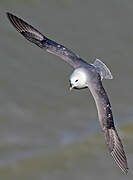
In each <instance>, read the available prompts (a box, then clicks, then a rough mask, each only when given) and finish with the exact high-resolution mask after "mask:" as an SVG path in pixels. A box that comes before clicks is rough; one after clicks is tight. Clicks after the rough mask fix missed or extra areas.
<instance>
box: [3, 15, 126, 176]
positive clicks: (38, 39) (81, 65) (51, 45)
mask: <svg viewBox="0 0 133 180" xmlns="http://www.w3.org/2000/svg"><path fill="white" fill-rule="evenodd" d="M7 16H8V18H9V20H10V22H11V23H12V25H13V26H14V27H15V28H16V30H17V31H18V32H19V33H21V34H22V35H23V36H24V37H25V38H26V39H27V40H29V41H30V42H32V43H34V44H36V45H37V46H39V47H40V48H42V49H43V50H45V51H47V52H49V53H52V54H55V55H57V56H59V57H60V58H62V59H63V60H64V61H66V62H67V63H68V64H70V65H71V66H72V67H73V69H74V71H73V73H72V74H71V76H70V78H69V83H70V90H71V89H84V88H89V89H90V91H91V93H92V95H93V97H94V100H95V103H96V107H97V110H98V117H99V122H100V125H101V127H102V131H103V133H104V136H105V141H106V144H107V146H108V149H109V151H110V154H111V155H112V157H113V158H114V160H115V162H116V164H117V165H118V166H119V167H120V168H121V170H122V171H123V172H124V173H125V174H127V172H128V165H127V158H126V155H125V152H124V149H123V145H122V142H121V140H120V138H119V136H118V133H117V131H116V128H115V125H114V120H113V115H112V110H111V105H110V101H109V98H108V96H107V93H106V91H105V89H104V87H103V85H102V79H103V78H104V79H112V78H113V76H112V74H111V72H110V70H109V69H108V68H107V66H106V65H105V64H104V63H103V62H102V61H101V60H99V59H96V60H95V61H94V63H93V64H88V63H87V62H86V61H84V60H83V59H81V58H80V57H79V56H78V55H76V54H75V53H73V52H72V51H71V50H70V49H68V48H66V47H64V46H63V45H61V44H58V43H56V42H55V41H52V40H50V39H48V38H47V37H46V36H44V35H43V34H42V33H40V32H39V31H38V30H36V29H35V28H34V27H32V26H31V25H29V24H28V23H27V22H25V21H24V20H22V19H20V18H18V17H16V16H14V15H13V14H11V13H7Z"/></svg>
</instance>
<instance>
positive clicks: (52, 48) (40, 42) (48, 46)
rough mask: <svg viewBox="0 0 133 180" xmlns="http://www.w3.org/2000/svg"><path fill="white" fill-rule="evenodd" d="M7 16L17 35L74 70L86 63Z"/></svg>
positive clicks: (19, 20)
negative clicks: (62, 60) (61, 60)
mask: <svg viewBox="0 0 133 180" xmlns="http://www.w3.org/2000/svg"><path fill="white" fill-rule="evenodd" d="M7 16H8V18H9V20H10V22H11V23H12V25H13V26H14V27H15V28H16V30H17V31H18V32H19V33H21V34H22V35H23V36H24V37H25V38H26V39H27V40H29V41H31V42H32V43H34V44H36V45H37V46H39V47H40V48H42V49H44V50H46V51H47V52H49V53H52V54H55V55H57V56H59V57H61V58H62V59H64V60H65V61H66V62H68V63H69V64H70V65H71V66H73V67H74V68H76V67H78V66H80V65H83V64H87V62H85V61H84V60H82V59H81V58H79V57H78V56H77V55H76V54H75V53H73V52H72V51H71V50H70V49H67V48H66V47H64V46H62V45H60V44H58V43H56V42H54V41H52V40H50V39H48V38H47V37H46V36H44V35H43V34H41V33H40V32H39V31H38V30H36V29H35V28H34V27H32V26H31V25H29V24H28V23H26V22H25V21H24V20H22V19H20V18H18V17H16V16H14V15H13V14H10V13H7Z"/></svg>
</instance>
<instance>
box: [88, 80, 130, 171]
mask: <svg viewBox="0 0 133 180" xmlns="http://www.w3.org/2000/svg"><path fill="white" fill-rule="evenodd" d="M90 91H91V93H92V95H93V97H94V100H95V102H96V106H97V110H98V116H99V121H100V124H101V127H102V130H103V132H104V136H105V140H106V143H107V146H108V148H109V151H110V153H111V155H112V157H113V158H114V160H115V162H116V164H117V165H118V166H119V167H120V168H121V170H122V171H123V172H124V173H125V174H127V172H128V165H127V158H126V155H125V152H124V148H123V145H122V142H121V140H120V138H119V136H118V133H117V131H116V128H115V126H114V121H113V115H112V110H111V105H110V102H109V99H108V96H107V93H106V92H105V90H104V88H103V86H102V82H101V80H100V78H99V80H98V82H97V83H94V84H93V83H92V84H91V86H90Z"/></svg>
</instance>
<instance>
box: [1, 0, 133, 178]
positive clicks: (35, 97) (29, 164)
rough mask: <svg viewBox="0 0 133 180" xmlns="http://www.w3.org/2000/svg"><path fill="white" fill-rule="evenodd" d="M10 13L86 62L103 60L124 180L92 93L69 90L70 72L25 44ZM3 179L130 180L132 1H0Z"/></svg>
mask: <svg viewBox="0 0 133 180" xmlns="http://www.w3.org/2000/svg"><path fill="white" fill-rule="evenodd" d="M7 11H9V12H11V13H13V14H15V15H17V16H19V17H21V18H22V19H24V20H25V21H27V22H29V23H30V24H31V25H33V26H34V27H36V28H37V29H38V30H40V31H41V32H42V33H43V34H44V35H46V36H48V37H49V38H51V39H53V40H55V41H57V42H59V43H61V44H63V45H65V46H66V47H68V48H70V49H72V50H73V51H74V52H75V53H77V54H79V55H80V56H81V57H82V58H83V59H85V60H86V61H87V62H89V63H93V61H94V59H95V58H96V57H97V58H100V59H101V60H103V62H104V63H105V64H106V65H107V66H108V67H109V68H110V70H111V71H112V74H113V76H114V79H113V80H104V81H103V84H104V87H105V88H106V91H107V92H108V95H109V98H110V101H111V104H112V109H113V114H114V120H115V124H116V126H117V130H118V133H119V135H120V137H121V138H122V141H123V145H124V148H125V151H126V154H127V158H128V163H129V168H130V170H129V174H128V175H127V176H125V175H124V174H123V173H122V172H121V170H120V169H119V168H118V167H116V165H115V163H114V161H113V160H112V158H111V157H110V154H109V152H108V149H107V147H106V145H105V140H104V136H103V133H102V132H101V128H100V125H99V122H98V117H97V110H96V107H95V103H94V100H93V98H92V96H91V94H90V92H89V90H88V89H85V90H81V91H76V90H73V91H72V92H70V91H69V82H68V79H69V75H70V74H71V73H72V71H73V69H72V68H71V67H70V66H69V65H68V64H66V63H65V62H63V61H62V60H60V59H59V58H58V57H56V56H54V55H51V54H48V53H46V52H44V51H43V50H41V49H39V48H38V47H37V46H35V45H33V44H31V43H29V42H28V41H26V40H25V39H24V38H23V37H22V36H21V35H20V34H19V33H17V31H16V30H15V29H14V28H13V27H12V25H11V24H10V22H9V21H8V19H7V17H6V14H5V13H6V12H7ZM0 32H1V35H0V179H1V180H9V179H10V180H18V179H19V180H36V179H37V180H68V179H69V180H81V179H82V180H88V179H91V180H97V179H98V180H100V179H101V180H106V179H108V180H112V179H117V180H132V179H133V172H132V171H133V58H132V57H133V1H131V0H127V1H125V0H111V1H107V0H100V1H99V0H73V1H71V0H54V1H53V0H45V1H43V0H38V1H36V0H10V1H9V0H0Z"/></svg>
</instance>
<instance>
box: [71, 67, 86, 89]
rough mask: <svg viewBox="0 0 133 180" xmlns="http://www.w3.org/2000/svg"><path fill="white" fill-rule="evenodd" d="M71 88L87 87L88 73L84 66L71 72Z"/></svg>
mask: <svg viewBox="0 0 133 180" xmlns="http://www.w3.org/2000/svg"><path fill="white" fill-rule="evenodd" d="M69 82H70V90H71V89H72V88H75V89H83V88H87V87H88V85H87V74H86V72H85V70H84V69H83V68H78V69H75V70H74V72H73V73H72V74H71V76H70V79H69Z"/></svg>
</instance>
